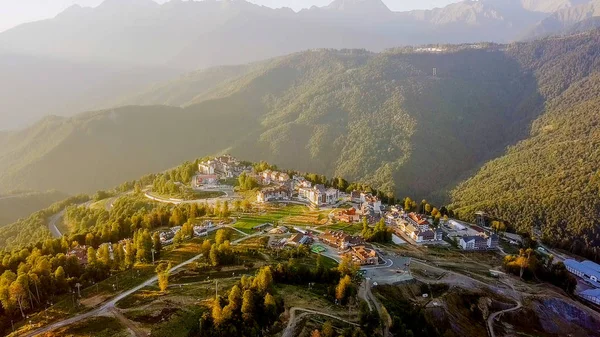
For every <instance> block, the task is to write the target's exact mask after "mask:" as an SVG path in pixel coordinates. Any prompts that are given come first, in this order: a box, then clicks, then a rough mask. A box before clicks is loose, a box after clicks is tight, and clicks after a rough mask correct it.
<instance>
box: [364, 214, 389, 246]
mask: <svg viewBox="0 0 600 337" xmlns="http://www.w3.org/2000/svg"><path fill="white" fill-rule="evenodd" d="M361 235H362V237H363V239H365V241H367V242H381V243H386V242H392V230H391V229H390V228H389V227H388V226H386V225H385V219H383V218H382V219H381V220H379V222H377V224H375V227H373V228H371V227H369V223H368V222H367V218H364V219H363V229H362V232H361Z"/></svg>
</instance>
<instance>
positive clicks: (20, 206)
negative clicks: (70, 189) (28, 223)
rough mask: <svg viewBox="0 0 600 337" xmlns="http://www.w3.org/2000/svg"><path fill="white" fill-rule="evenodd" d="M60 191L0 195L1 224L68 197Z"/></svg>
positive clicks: (23, 216)
mask: <svg viewBox="0 0 600 337" xmlns="http://www.w3.org/2000/svg"><path fill="white" fill-rule="evenodd" d="M67 196H68V195H66V194H65V193H61V192H58V191H47V192H22V193H14V194H10V195H0V226H3V225H6V224H9V223H12V222H14V221H16V220H17V219H20V218H25V217H26V216H28V215H29V214H31V213H33V212H36V211H39V210H40V209H43V208H46V207H48V206H50V205H52V204H53V203H55V202H57V201H59V200H63V199H65V198H66V197H67Z"/></svg>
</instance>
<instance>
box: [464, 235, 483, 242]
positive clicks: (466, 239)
mask: <svg viewBox="0 0 600 337" xmlns="http://www.w3.org/2000/svg"><path fill="white" fill-rule="evenodd" d="M461 240H464V241H465V242H469V241H471V240H475V242H477V241H479V242H481V241H486V240H485V239H484V238H483V237H481V236H479V235H472V236H463V237H462V238H461Z"/></svg>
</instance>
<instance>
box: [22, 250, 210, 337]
mask: <svg viewBox="0 0 600 337" xmlns="http://www.w3.org/2000/svg"><path fill="white" fill-rule="evenodd" d="M200 257H202V254H200V255H197V256H195V257H193V258H191V259H189V260H187V261H185V262H182V263H180V264H178V265H176V266H175V267H173V268H171V272H173V271H175V270H177V269H180V268H181V267H184V266H186V265H188V264H190V263H192V262H194V261H196V260H198V259H199V258H200ZM156 280H157V277H156V276H153V277H151V278H149V279H148V280H147V281H146V282H144V283H142V284H140V285H138V286H136V287H134V288H131V289H129V290H127V291H125V292H123V293H121V294H119V295H118V296H116V297H113V299H111V300H110V301H108V302H106V303H104V304H103V305H102V306H101V307H99V308H97V309H94V310H92V311H89V312H86V313H84V314H81V315H77V316H73V317H71V318H68V319H65V320H63V321H59V322H56V323H53V324H50V325H47V326H45V327H43V328H41V329H38V330H35V331H32V332H29V333H27V334H25V335H24V336H26V337H29V336H36V335H39V334H43V333H46V332H49V331H52V330H54V329H58V328H61V327H64V326H67V325H71V324H73V323H76V322H79V321H82V320H85V319H87V318H90V317H93V316H96V315H99V314H102V313H104V312H106V311H109V310H111V308H113V307H114V306H115V304H116V303H117V302H119V301H120V300H122V299H124V298H125V297H127V296H129V295H131V294H133V293H135V292H136V291H138V290H140V289H142V288H145V287H147V286H149V285H152V284H153V283H154V282H156Z"/></svg>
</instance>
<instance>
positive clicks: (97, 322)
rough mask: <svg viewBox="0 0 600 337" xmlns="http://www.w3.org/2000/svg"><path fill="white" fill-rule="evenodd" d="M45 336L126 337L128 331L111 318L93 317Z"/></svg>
mask: <svg viewBox="0 0 600 337" xmlns="http://www.w3.org/2000/svg"><path fill="white" fill-rule="evenodd" d="M45 336H95V337H127V336H130V334H129V331H128V330H127V329H126V328H125V327H124V326H123V325H121V323H120V322H119V321H118V320H117V319H115V318H112V317H104V316H102V317H93V318H90V319H87V320H85V321H82V322H78V323H76V324H72V325H69V326H66V327H63V328H59V329H58V330H56V331H54V332H51V333H49V334H47V335H45Z"/></svg>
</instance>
